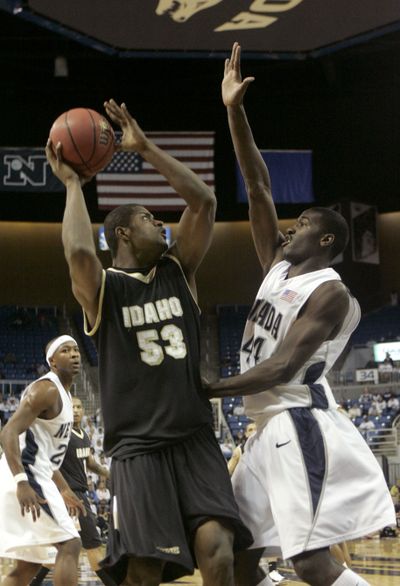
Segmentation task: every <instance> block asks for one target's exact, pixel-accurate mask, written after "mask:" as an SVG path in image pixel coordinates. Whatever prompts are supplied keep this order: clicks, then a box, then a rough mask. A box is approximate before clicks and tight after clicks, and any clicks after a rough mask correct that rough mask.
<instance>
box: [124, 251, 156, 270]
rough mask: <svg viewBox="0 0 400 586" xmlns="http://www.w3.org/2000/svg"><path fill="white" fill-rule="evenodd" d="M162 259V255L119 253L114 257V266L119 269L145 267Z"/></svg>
mask: <svg viewBox="0 0 400 586" xmlns="http://www.w3.org/2000/svg"><path fill="white" fill-rule="evenodd" d="M159 260H160V255H158V254H154V253H153V254H149V253H147V254H146V253H141V254H138V255H133V254H129V255H126V254H117V256H116V257H115V258H114V259H113V263H112V266H113V267H114V268H118V269H145V268H147V267H152V266H154V265H155V264H156V263H157V262H158V261H159Z"/></svg>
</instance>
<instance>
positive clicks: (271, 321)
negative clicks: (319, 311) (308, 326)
mask: <svg viewBox="0 0 400 586" xmlns="http://www.w3.org/2000/svg"><path fill="white" fill-rule="evenodd" d="M290 266H291V265H290V263H289V262H287V261H281V262H279V263H277V264H276V265H275V266H274V267H273V268H272V269H271V270H270V271H269V273H268V274H267V275H266V277H265V279H264V281H263V283H262V284H261V287H260V289H259V291H258V293H257V297H256V300H255V302H254V304H253V307H252V309H251V310H250V313H249V316H248V319H247V322H246V327H245V330H244V334H243V340H242V346H241V351H240V366H241V372H246V370H248V369H249V368H251V367H252V366H255V365H256V364H258V363H259V362H262V361H263V360H265V359H266V358H270V357H271V356H272V355H273V354H274V353H275V352H276V351H277V350H278V348H279V345H280V344H281V343H282V341H283V340H284V338H285V336H286V334H287V332H288V330H289V328H290V327H291V325H292V324H293V322H294V321H295V320H296V319H297V317H298V315H299V312H300V310H301V308H302V307H303V306H304V304H305V303H306V301H307V299H308V298H309V297H310V295H311V294H312V293H313V292H314V291H315V290H316V289H317V287H319V286H320V285H322V283H325V282H326V281H332V280H340V276H339V275H338V273H337V272H336V271H334V270H333V269H331V268H326V269H321V270H317V271H312V272H309V273H305V274H304V275H299V276H296V277H291V278H287V275H288V271H289V268H290ZM360 314H361V312H360V306H359V304H358V302H357V300H356V299H355V298H354V297H352V296H351V295H349V309H348V312H347V315H346V317H345V319H344V321H343V325H342V327H341V330H340V331H339V332H338V334H337V335H336V336H335V338H334V339H333V340H328V341H326V342H324V343H323V344H321V346H320V347H319V348H318V350H317V351H316V352H315V353H314V354H313V356H311V358H310V359H309V360H308V361H307V362H306V363H305V364H304V365H303V366H302V368H301V369H300V370H299V371H298V372H297V373H296V374H295V376H294V377H293V379H292V380H291V381H290V382H289V383H288V384H286V385H279V386H277V387H274V388H271V389H268V390H267V391H264V392H261V393H258V394H255V395H251V396H246V397H244V406H245V411H246V414H247V415H248V416H249V417H251V418H253V419H255V420H256V421H257V423H258V424H259V425H262V424H263V423H265V422H266V421H267V420H268V419H269V418H270V417H271V416H273V415H276V414H277V413H280V412H281V411H284V410H285V409H289V408H292V407H319V408H324V409H326V408H336V402H335V399H334V397H333V394H332V391H331V388H330V386H329V384H328V382H327V380H326V378H325V377H326V374H327V372H328V371H329V370H330V368H331V367H332V365H333V364H334V363H335V361H336V360H337V358H338V356H339V355H340V354H341V352H342V351H343V349H344V347H345V345H346V343H347V341H348V339H349V337H350V335H351V333H352V332H353V331H354V329H355V328H356V327H357V325H358V322H359V321H360Z"/></svg>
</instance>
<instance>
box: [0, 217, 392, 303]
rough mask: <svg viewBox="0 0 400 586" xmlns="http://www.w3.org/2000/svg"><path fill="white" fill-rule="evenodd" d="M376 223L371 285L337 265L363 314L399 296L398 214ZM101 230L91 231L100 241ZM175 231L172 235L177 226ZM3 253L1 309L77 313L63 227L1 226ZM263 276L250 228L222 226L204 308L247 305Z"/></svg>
mask: <svg viewBox="0 0 400 586" xmlns="http://www.w3.org/2000/svg"><path fill="white" fill-rule="evenodd" d="M289 224H290V221H289V220H284V221H281V222H280V228H281V230H285V229H286V228H287V227H288V225H289ZM378 224H379V225H378V227H379V248H380V258H381V265H380V266H381V270H380V271H379V272H378V274H377V275H374V278H373V279H372V280H371V279H370V278H369V272H368V271H367V272H366V273H363V272H362V270H361V271H360V272H358V273H357V270H356V269H357V267H356V266H355V265H353V266H349V267H344V265H338V266H335V268H336V269H337V270H338V271H339V272H340V273H342V275H343V276H344V277H345V280H346V283H347V284H348V285H349V286H350V288H351V290H352V292H353V293H354V294H355V295H356V296H357V297H358V298H359V300H360V301H361V304H362V307H363V308H364V309H368V308H370V307H371V306H373V305H374V304H376V303H377V300H379V301H380V302H382V303H389V300H390V292H391V291H393V290H397V291H400V272H399V271H398V268H397V267H398V258H399V254H400V230H399V229H398V226H399V224H400V212H397V213H389V214H383V215H381V216H380V218H379V223H378ZM98 226H99V225H98V224H96V225H94V227H93V236H94V238H95V239H96V240H97V229H98ZM171 227H172V234H174V232H175V230H176V224H172V225H171ZM0 250H1V255H0V275H2V282H1V286H0V305H7V304H20V305H57V306H59V307H63V306H66V307H67V309H68V310H70V311H73V310H75V309H78V305H77V303H76V302H75V300H74V298H73V296H72V293H71V284H70V279H69V275H68V268H67V264H66V261H65V259H64V253H63V249H62V244H61V224H59V223H41V222H30V223H28V222H0ZM99 255H100V258H101V260H102V262H103V264H104V266H109V265H110V258H109V255H108V253H107V252H99ZM358 264H359V263H358ZM371 267H372V265H368V266H367V267H364V268H367V269H368V268H371ZM261 277H262V275H261V269H260V266H259V264H258V260H257V257H256V253H255V250H254V246H253V242H252V239H251V234H250V227H249V223H248V222H245V221H239V222H218V223H217V224H216V227H215V230H214V238H213V242H212V245H211V248H210V250H209V252H208V254H207V256H206V258H205V259H204V261H203V264H202V265H201V267H200V269H199V272H198V278H197V283H198V293H199V303H200V306H201V307H202V308H203V309H204V310H211V311H212V310H213V309H214V307H215V305H217V304H224V303H239V304H246V305H249V304H251V303H252V300H253V298H254V296H255V293H256V291H257V290H258V287H259V285H260V283H261Z"/></svg>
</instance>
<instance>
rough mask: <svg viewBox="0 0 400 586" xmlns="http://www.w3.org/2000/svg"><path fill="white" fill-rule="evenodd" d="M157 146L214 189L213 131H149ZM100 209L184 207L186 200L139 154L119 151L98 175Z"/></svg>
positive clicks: (165, 208) (172, 208)
mask: <svg viewBox="0 0 400 586" xmlns="http://www.w3.org/2000/svg"><path fill="white" fill-rule="evenodd" d="M146 135H147V136H148V138H150V140H152V141H153V142H154V143H155V144H156V145H157V146H159V147H160V148H161V149H163V150H164V151H166V152H167V153H169V154H170V155H171V156H173V157H175V158H176V159H179V160H180V161H182V162H183V163H184V164H185V165H187V166H188V167H190V169H192V170H193V171H194V172H195V173H197V175H198V176H199V177H200V178H201V179H202V180H203V181H204V182H205V183H206V184H207V185H209V186H210V187H211V188H214V132H146ZM97 197H98V204H99V208H100V209H103V210H105V209H112V208H115V207H116V206H119V205H123V204H128V203H134V204H138V205H144V206H145V207H146V208H148V209H150V210H181V209H183V208H184V207H185V206H186V203H185V201H184V200H183V199H182V198H181V197H180V196H179V195H178V194H177V193H175V191H174V190H173V189H172V187H170V185H169V183H168V182H167V180H166V179H165V177H163V175H161V174H160V173H158V171H156V169H154V167H152V165H150V164H149V163H147V162H146V161H145V160H144V159H142V157H141V156H140V155H139V154H138V153H133V152H130V153H129V152H128V153H127V152H117V153H115V155H114V156H113V158H112V160H111V163H110V164H109V165H108V166H107V167H106V168H105V169H104V170H103V171H102V172H101V173H98V175H97Z"/></svg>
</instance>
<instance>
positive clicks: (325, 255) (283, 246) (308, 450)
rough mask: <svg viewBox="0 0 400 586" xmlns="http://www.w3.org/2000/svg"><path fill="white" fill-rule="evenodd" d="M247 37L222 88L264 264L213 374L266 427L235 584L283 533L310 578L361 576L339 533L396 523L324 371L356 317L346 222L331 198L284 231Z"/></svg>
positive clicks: (252, 445)
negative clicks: (340, 545)
mask: <svg viewBox="0 0 400 586" xmlns="http://www.w3.org/2000/svg"><path fill="white" fill-rule="evenodd" d="M253 79H254V78H251V77H247V78H246V79H244V80H243V81H242V77H241V72H240V46H239V45H238V44H237V43H235V44H234V46H233V49H232V54H231V58H230V59H227V60H226V62H225V75H224V79H223V83H222V97H223V102H224V104H225V106H226V107H227V111H228V121H229V127H230V131H231V136H232V139H233V144H234V148H235V152H236V156H237V158H238V161H239V164H240V168H241V171H242V175H243V177H244V181H245V185H246V190H247V194H248V198H249V214H250V222H251V229H252V235H253V239H254V243H255V247H256V251H257V254H258V257H259V260H260V263H261V266H262V268H263V272H264V275H265V278H264V281H263V283H262V285H261V287H260V289H259V291H258V293H257V297H256V300H255V303H254V305H253V308H252V309H251V310H250V314H249V317H248V320H247V323H246V326H245V331H244V335H243V342H242V348H241V372H242V374H240V375H238V376H234V377H231V378H227V379H223V380H222V381H220V382H218V383H214V384H213V385H210V396H213V397H224V396H232V395H243V396H244V406H245V412H246V414H247V415H248V416H249V417H251V418H252V419H254V420H255V421H256V423H257V433H256V434H255V435H253V436H252V437H251V438H250V439H249V441H248V443H247V446H246V450H245V453H244V454H243V456H242V458H241V460H240V462H239V464H238V466H237V469H236V471H235V474H234V478H233V483H234V492H235V497H236V500H237V502H238V505H239V511H240V514H241V517H242V519H243V521H244V522H245V523H246V525H247V526H248V527H249V529H250V530H251V532H252V534H253V537H254V544H253V546H252V549H250V550H247V552H243V554H241V555H240V557H238V559H237V561H238V564H237V573H236V584H237V585H238V586H255V585H256V584H260V585H264V584H266V583H267V581H266V580H267V579H263V577H262V575H260V570H259V568H258V563H259V560H260V558H261V556H262V554H263V552H264V549H265V547H266V546H269V545H280V547H281V549H282V554H283V557H284V558H286V559H287V558H290V559H291V560H292V562H293V565H294V568H295V571H296V573H297V574H298V576H300V578H301V579H303V580H304V581H305V582H307V583H309V584H311V585H313V586H331V585H335V586H353V585H354V586H356V585H358V586H362V585H365V584H367V582H365V580H363V579H362V578H361V577H360V576H357V575H356V574H355V573H354V572H352V571H351V570H350V569H346V568H344V567H343V566H342V565H340V564H339V563H338V562H337V561H336V560H335V559H334V558H333V557H332V556H331V554H330V551H329V546H330V545H331V544H333V543H337V542H341V541H345V540H348V539H355V538H358V537H362V536H364V535H366V534H368V533H370V532H371V531H375V530H378V529H379V528H381V527H384V526H386V525H391V524H393V523H395V515H394V508H393V504H392V502H391V499H390V494H389V492H388V490H387V486H386V482H385V479H384V476H383V473H382V471H381V469H380V467H379V465H378V463H377V461H376V459H375V457H374V455H373V454H372V452H371V451H370V449H369V448H368V446H367V444H366V443H365V441H364V440H363V439H362V437H361V436H360V434H359V432H358V431H357V429H356V428H355V427H354V425H353V424H352V423H351V421H349V420H348V418H347V417H346V416H344V415H343V414H341V413H340V412H339V411H338V409H337V405H336V401H335V400H334V397H333V394H332V391H331V389H330V387H329V384H328V382H327V380H326V376H325V375H326V373H327V372H328V371H329V369H330V368H331V367H332V365H333V364H334V362H335V361H336V359H337V358H338V356H339V355H340V353H341V352H342V350H343V349H344V347H345V345H346V343H347V341H348V339H349V337H350V335H351V333H352V331H353V330H354V329H355V327H356V326H357V324H358V321H359V317H360V309H359V306H358V303H357V301H356V300H355V299H354V298H353V297H352V296H351V295H350V294H349V292H348V290H347V288H346V287H345V286H344V284H343V283H342V282H341V280H340V277H339V275H338V274H337V273H336V272H335V271H334V270H333V269H330V268H328V267H329V264H330V263H331V261H332V259H333V258H334V257H335V256H336V255H337V254H338V253H340V252H341V250H343V249H344V247H345V246H346V244H347V240H348V227H347V224H346V223H345V221H344V219H343V218H342V217H341V216H340V215H339V214H337V213H336V212H334V211H333V210H329V209H325V208H311V209H308V210H306V211H305V212H303V213H302V214H301V216H300V217H299V218H298V219H297V221H296V222H295V224H294V225H293V227H292V228H290V229H289V230H288V231H287V234H286V237H285V238H284V237H283V235H282V234H281V233H280V232H279V228H278V220H277V215H276V211H275V206H274V203H273V200H272V193H271V184H270V177H269V173H268V169H267V167H266V165H265V163H264V161H263V159H262V157H261V154H260V152H259V150H258V148H257V146H256V144H255V141H254V138H253V135H252V132H251V129H250V126H249V123H248V121H247V117H246V113H245V110H244V107H243V96H244V94H245V92H246V90H247V87H248V85H249V84H250V83H251V82H252V81H253Z"/></svg>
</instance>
